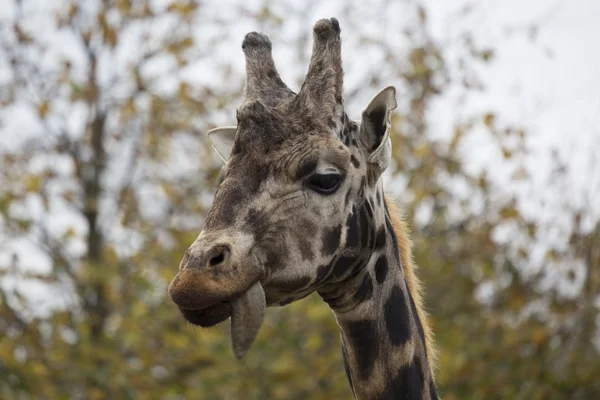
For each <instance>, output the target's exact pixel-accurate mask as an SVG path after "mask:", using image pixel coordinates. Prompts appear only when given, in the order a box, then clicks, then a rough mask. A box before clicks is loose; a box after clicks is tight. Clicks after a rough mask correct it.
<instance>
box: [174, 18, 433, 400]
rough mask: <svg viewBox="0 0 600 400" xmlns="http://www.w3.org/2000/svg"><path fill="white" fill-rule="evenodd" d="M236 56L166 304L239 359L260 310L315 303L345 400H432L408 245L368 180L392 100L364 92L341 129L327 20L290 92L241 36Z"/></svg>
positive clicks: (254, 41) (333, 33)
mask: <svg viewBox="0 0 600 400" xmlns="http://www.w3.org/2000/svg"><path fill="white" fill-rule="evenodd" d="M242 49H243V52H244V54H245V59H246V83H245V90H244V95H245V101H244V103H243V104H242V105H241V106H240V107H239V108H238V110H237V126H230V127H222V128H216V129H213V130H211V131H209V132H208V134H207V135H208V137H209V138H210V139H211V140H212V143H213V147H214V149H215V150H216V151H217V153H218V154H219V156H220V157H221V158H222V159H223V161H224V165H223V167H222V170H221V175H220V178H219V185H218V188H217V191H216V193H215V197H214V201H213V204H212V206H211V208H210V210H209V212H208V213H207V216H206V218H205V221H204V226H203V228H202V230H201V232H200V234H199V236H198V238H197V239H196V240H195V241H194V243H192V244H191V246H190V247H189V248H188V249H187V251H186V252H185V254H184V256H183V259H182V260H181V263H180V265H179V271H178V272H177V275H176V276H175V277H174V278H173V280H172V282H171V283H170V285H169V295H170V297H171V299H172V300H173V301H174V302H175V303H176V305H177V306H178V308H179V311H180V312H181V314H182V315H183V317H184V318H185V319H186V320H187V321H188V322H190V323H192V324H195V325H199V326H202V327H208V326H212V325H215V324H217V323H220V322H222V321H224V320H226V319H228V318H231V340H232V346H233V350H234V353H235V355H236V356H237V357H238V358H242V357H243V356H244V354H245V353H246V352H247V351H248V350H249V348H250V347H251V345H252V343H253V341H254V339H255V338H256V335H257V334H258V331H259V329H260V327H261V324H262V322H263V317H264V313H265V308H266V307H272V306H283V305H286V304H289V303H291V302H293V301H296V300H299V299H301V298H303V297H306V296H307V295H309V294H310V293H313V292H314V291H317V292H318V294H319V295H320V296H321V297H322V299H323V300H324V301H325V302H326V303H327V304H328V305H329V307H330V308H331V309H332V311H333V314H334V316H335V318H336V319H337V322H338V325H339V328H340V332H341V343H342V356H343V361H344V366H345V370H346V375H347V378H348V381H349V383H350V387H351V389H352V392H353V395H354V398H355V399H361V400H362V399H382V400H383V399H396V398H402V399H437V398H438V397H437V393H436V388H435V384H434V374H433V367H432V366H433V364H434V360H435V353H434V348H433V346H432V334H431V332H430V329H429V327H428V325H427V316H426V314H425V312H424V311H423V307H422V301H421V292H420V290H421V289H420V284H419V281H418V279H417V277H416V275H415V266H414V264H413V261H412V256H411V246H412V245H411V241H410V239H409V236H408V230H407V226H406V224H405V222H404V221H403V219H402V218H401V216H400V213H399V211H398V208H397V207H396V205H395V204H394V202H393V201H392V200H391V199H390V198H389V197H388V196H387V195H386V194H385V193H384V190H383V183H382V179H381V175H382V173H383V172H384V170H385V169H386V168H387V166H388V164H389V161H390V158H391V142H390V124H391V122H390V118H391V116H390V115H391V112H392V110H394V109H395V108H396V91H395V88H394V87H391V86H390V87H386V88H384V89H383V90H381V91H380V92H379V93H378V94H376V95H375V97H374V98H373V99H372V100H371V101H370V102H369V104H368V105H367V107H366V108H365V109H364V111H363V113H362V118H361V120H360V121H358V122H355V121H353V120H351V119H349V118H348V116H347V115H346V113H345V112H344V107H343V95H342V92H343V77H342V76H343V71H342V61H341V38H340V27H339V23H338V21H337V20H336V19H335V18H331V19H322V20H319V21H318V22H317V23H316V24H315V26H314V29H313V49H312V56H311V60H310V64H309V68H308V72H307V75H306V77H305V80H304V83H303V84H302V87H301V89H300V90H299V92H298V93H295V92H293V91H292V90H290V89H289V88H288V87H287V86H286V85H285V83H284V82H283V81H282V80H281V78H280V77H279V74H278V72H277V70H276V68H275V64H274V61H273V58H272V55H271V42H270V40H269V39H268V37H267V36H265V35H263V34H260V33H256V32H251V33H248V34H247V35H246V36H245V38H244V40H243V42H242Z"/></svg>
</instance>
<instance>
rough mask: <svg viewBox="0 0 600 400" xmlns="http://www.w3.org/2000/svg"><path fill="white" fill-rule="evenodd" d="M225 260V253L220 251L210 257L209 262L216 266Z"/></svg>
mask: <svg viewBox="0 0 600 400" xmlns="http://www.w3.org/2000/svg"><path fill="white" fill-rule="evenodd" d="M224 260H225V253H220V254H217V255H216V256H214V257H213V258H211V259H210V261H209V262H208V263H209V264H210V265H211V266H213V267H214V266H216V265H219V264H221V263H222V262H223V261H224Z"/></svg>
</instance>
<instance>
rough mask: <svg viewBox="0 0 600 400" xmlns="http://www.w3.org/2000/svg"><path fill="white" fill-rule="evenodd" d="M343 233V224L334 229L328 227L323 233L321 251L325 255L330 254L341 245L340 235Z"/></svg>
mask: <svg viewBox="0 0 600 400" xmlns="http://www.w3.org/2000/svg"><path fill="white" fill-rule="evenodd" d="M341 235H342V226H341V225H338V226H336V227H334V228H332V229H326V230H325V233H324V234H323V244H322V246H321V253H322V255H323V256H330V255H332V254H334V253H335V251H336V250H337V249H338V248H339V247H340V237H341Z"/></svg>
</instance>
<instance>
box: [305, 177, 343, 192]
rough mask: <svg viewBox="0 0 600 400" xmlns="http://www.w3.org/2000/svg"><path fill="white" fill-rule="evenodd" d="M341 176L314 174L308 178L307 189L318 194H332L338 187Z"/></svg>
mask: <svg viewBox="0 0 600 400" xmlns="http://www.w3.org/2000/svg"><path fill="white" fill-rule="evenodd" d="M340 183H342V176H341V175H338V174H324V175H320V174H315V175H312V176H311V177H310V178H308V182H307V184H308V187H309V188H311V189H312V190H314V191H315V192H317V193H320V194H333V193H335V191H336V190H337V189H338V188H339V187H340Z"/></svg>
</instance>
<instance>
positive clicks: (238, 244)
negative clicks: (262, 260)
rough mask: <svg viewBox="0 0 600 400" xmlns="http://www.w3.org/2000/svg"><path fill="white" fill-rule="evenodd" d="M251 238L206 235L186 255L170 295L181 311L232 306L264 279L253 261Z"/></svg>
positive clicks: (218, 233) (217, 233)
mask: <svg viewBox="0 0 600 400" xmlns="http://www.w3.org/2000/svg"><path fill="white" fill-rule="evenodd" d="M252 245H253V241H252V237H251V236H249V235H246V234H242V233H230V232H223V231H221V232H214V233H210V234H207V233H203V234H201V235H200V237H199V238H198V239H197V240H196V241H195V242H194V243H193V244H192V245H191V246H190V248H189V249H187V251H186V252H185V254H184V256H183V258H182V260H181V263H180V264H179V272H178V273H177V275H176V276H175V277H174V278H173V280H172V281H171V283H170V284H169V295H170V297H171V299H172V300H173V301H174V302H175V304H177V305H178V306H179V307H180V308H181V309H185V310H207V309H209V308H211V307H214V306H216V305H218V304H224V303H229V302H230V301H231V300H232V299H234V298H236V297H238V296H240V295H241V294H243V293H245V292H246V291H247V290H248V289H249V288H250V287H251V286H252V285H253V284H255V283H256V282H258V281H259V280H260V278H261V276H262V268H261V266H260V265H256V264H255V263H254V262H252V260H254V258H253V257H252V256H251V248H252Z"/></svg>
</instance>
